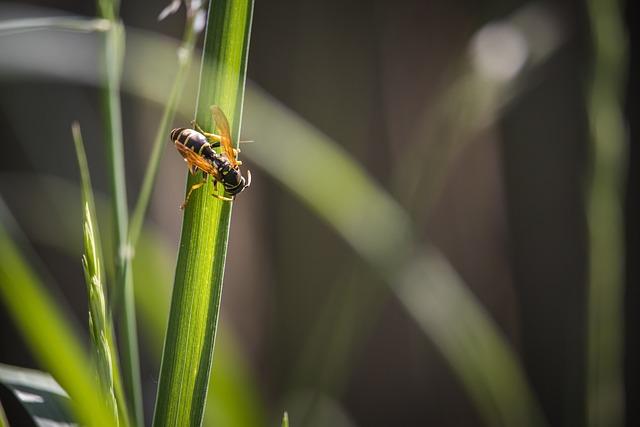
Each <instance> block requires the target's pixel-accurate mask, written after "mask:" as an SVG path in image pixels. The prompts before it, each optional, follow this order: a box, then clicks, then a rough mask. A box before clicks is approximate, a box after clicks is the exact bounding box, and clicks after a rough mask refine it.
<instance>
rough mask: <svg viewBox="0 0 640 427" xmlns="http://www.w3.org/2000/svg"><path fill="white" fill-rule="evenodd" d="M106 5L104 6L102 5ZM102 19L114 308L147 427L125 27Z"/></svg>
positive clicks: (138, 415)
mask: <svg viewBox="0 0 640 427" xmlns="http://www.w3.org/2000/svg"><path fill="white" fill-rule="evenodd" d="M103 3H104V2H103ZM100 9H101V11H102V14H103V17H104V18H107V19H110V20H111V23H112V28H111V30H109V31H108V32H106V33H105V38H104V57H103V59H104V64H103V65H104V69H105V76H104V86H103V94H102V97H103V104H104V108H103V113H104V118H105V141H106V144H107V158H108V170H109V178H110V187H111V195H112V198H113V213H112V216H113V223H114V225H115V238H114V243H115V244H114V250H115V253H114V254H113V256H114V259H115V265H116V277H115V286H114V292H113V294H114V305H113V306H114V307H116V310H115V311H116V313H117V314H118V315H119V318H120V322H119V326H120V332H121V338H122V340H121V342H122V352H121V353H122V368H123V377H124V386H125V390H126V395H127V397H128V398H129V399H130V401H129V409H130V412H131V413H132V414H133V418H134V421H135V424H136V425H138V426H142V425H144V414H143V410H142V387H141V385H140V359H139V352H138V333H137V329H136V314H135V301H134V293H133V275H132V273H131V252H132V251H131V248H130V247H129V245H128V235H127V229H128V209H127V188H126V181H125V167H124V149H123V138H122V113H121V109H120V76H121V73H122V58H123V53H124V27H123V26H122V24H121V23H120V22H118V21H116V20H115V15H116V14H115V7H112V8H109V7H105V6H104V4H101V5H100Z"/></svg>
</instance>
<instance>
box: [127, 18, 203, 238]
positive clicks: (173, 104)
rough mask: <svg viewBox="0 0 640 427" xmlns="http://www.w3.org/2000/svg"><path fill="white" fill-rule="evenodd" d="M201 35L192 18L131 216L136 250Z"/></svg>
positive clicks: (131, 229)
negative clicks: (159, 167) (197, 39)
mask: <svg viewBox="0 0 640 427" xmlns="http://www.w3.org/2000/svg"><path fill="white" fill-rule="evenodd" d="M197 35H198V33H197V32H196V29H195V28H194V26H193V18H192V19H190V20H189V21H188V22H187V25H186V29H185V33H184V36H183V39H182V45H181V46H180V48H179V51H178V72H177V73H176V77H175V80H174V81H173V85H172V87H171V92H170V94H169V99H168V100H167V103H166V105H165V108H164V111H163V113H162V119H161V120H160V126H159V127H158V131H157V132H156V137H155V139H154V142H153V149H152V152H151V157H150V158H149V165H148V166H147V170H146V171H145V174H144V179H143V181H142V187H141V189H140V196H139V197H138V202H137V203H136V206H135V209H134V210H133V214H132V215H131V225H130V227H129V246H130V247H131V248H135V247H136V244H137V242H138V238H139V237H140V231H141V230H142V224H143V222H144V217H145V214H146V212H147V208H148V207H149V200H150V198H151V192H152V190H153V184H154V182H155V179H156V175H157V174H158V166H159V165H160V158H161V157H162V152H163V149H164V147H165V144H166V142H167V141H168V138H169V136H168V135H169V131H170V129H169V128H170V126H171V122H172V121H173V118H174V116H175V113H176V108H177V104H178V100H179V99H180V95H182V91H183V89H184V86H185V82H186V81H187V77H188V76H189V73H188V71H189V66H190V65H191V59H192V57H193V50H194V47H195V41H196V38H197Z"/></svg>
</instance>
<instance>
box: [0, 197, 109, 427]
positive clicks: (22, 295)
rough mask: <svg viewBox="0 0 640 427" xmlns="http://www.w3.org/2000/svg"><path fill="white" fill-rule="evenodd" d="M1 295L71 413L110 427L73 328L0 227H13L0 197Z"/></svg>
mask: <svg viewBox="0 0 640 427" xmlns="http://www.w3.org/2000/svg"><path fill="white" fill-rule="evenodd" d="M0 219H1V221H0V259H2V262H0V297H1V298H2V299H3V300H4V302H5V306H6V308H7V310H8V312H9V314H10V315H11V317H12V318H13V319H14V321H15V323H16V326H17V327H18V329H20V331H21V333H22V336H23V337H24V339H25V341H26V343H27V345H28V346H29V347H30V349H31V351H32V352H33V354H34V355H35V356H36V357H37V358H38V360H39V361H40V363H41V364H42V366H43V367H44V368H46V369H47V370H48V371H49V372H50V373H51V374H52V375H53V376H54V377H55V378H56V380H57V381H58V382H59V383H60V385H61V386H62V387H63V388H64V389H65V390H66V391H67V393H69V396H71V401H72V405H73V406H72V410H73V412H74V413H75V415H76V416H77V417H78V419H79V420H80V421H81V422H82V423H83V424H86V425H94V426H105V427H109V426H114V425H115V422H116V420H115V419H114V417H113V414H112V413H111V411H109V410H108V409H107V407H106V405H105V403H104V401H103V400H102V399H101V395H100V393H96V390H99V388H98V387H99V386H98V384H97V383H96V382H95V381H94V375H93V369H92V368H91V366H90V363H89V362H88V360H87V357H86V354H85V352H84V350H83V348H82V345H81V344H80V342H79V341H78V339H77V338H76V336H75V335H74V333H73V330H72V328H71V326H70V324H69V322H68V321H67V319H66V318H65V317H64V315H63V314H62V313H60V312H59V311H58V309H57V307H56V304H55V303H54V301H53V300H52V298H51V297H50V296H49V294H48V293H47V292H46V291H45V289H44V287H43V285H42V284H41V283H40V281H39V279H38V278H37V277H36V275H35V274H34V273H33V272H32V271H31V268H30V267H29V265H28V263H27V262H26V261H25V260H24V259H23V257H22V255H21V253H20V250H19V249H18V248H17V247H16V245H15V244H14V242H13V240H12V238H11V236H10V234H9V233H8V231H7V229H6V228H5V225H8V226H11V227H15V225H14V224H15V222H14V221H13V219H12V217H11V215H10V214H9V211H8V209H7V208H6V206H5V205H4V202H3V201H2V200H1V199H0Z"/></svg>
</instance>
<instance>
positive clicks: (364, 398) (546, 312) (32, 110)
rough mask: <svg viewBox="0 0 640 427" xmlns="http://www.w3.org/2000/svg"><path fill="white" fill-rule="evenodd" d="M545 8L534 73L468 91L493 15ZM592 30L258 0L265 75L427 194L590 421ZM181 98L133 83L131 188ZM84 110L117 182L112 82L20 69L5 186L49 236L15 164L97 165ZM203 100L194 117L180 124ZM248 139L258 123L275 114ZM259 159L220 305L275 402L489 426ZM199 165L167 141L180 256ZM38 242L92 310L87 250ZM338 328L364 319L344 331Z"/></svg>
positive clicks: (512, 335) (450, 234)
mask: <svg viewBox="0 0 640 427" xmlns="http://www.w3.org/2000/svg"><path fill="white" fill-rule="evenodd" d="M627 3H628V6H627V8H626V9H625V13H626V16H627V25H628V29H629V30H630V40H631V45H630V47H629V53H630V56H629V58H628V59H629V68H628V75H629V76H631V78H630V79H629V85H628V91H627V92H626V93H627V97H626V102H627V103H626V113H625V114H626V117H627V119H628V125H629V128H628V131H629V139H630V141H631V142H632V143H631V144H630V145H629V147H630V151H629V165H630V168H629V174H628V182H629V185H628V188H627V190H626V191H627V193H626V194H627V196H626V204H625V209H626V215H627V216H626V218H627V224H626V226H627V230H626V245H627V251H628V252H627V278H626V300H625V303H626V326H625V333H626V350H625V373H624V379H625V381H626V391H627V394H626V408H627V409H626V425H628V426H634V425H638V423H640V419H639V415H640V414H638V413H637V409H635V408H636V407H638V402H637V399H638V372H637V360H638V354H637V353H638V348H637V342H638V340H637V335H638V330H637V324H638V318H637V314H636V309H637V307H638V304H639V303H640V295H639V294H638V291H637V290H636V289H635V286H634V285H635V283H636V282H637V280H638V274H639V272H638V270H637V267H636V266H635V265H634V262H633V261H634V256H635V254H637V253H638V239H639V235H638V226H637V218H638V217H639V216H638V196H637V194H638V192H637V190H638V188H637V182H638V177H637V167H636V165H637V163H636V162H635V161H634V160H635V159H637V156H638V152H637V148H636V147H635V145H634V143H633V142H635V139H636V138H635V135H636V132H637V130H636V126H637V125H636V123H635V122H634V121H633V119H634V118H636V117H637V99H638V97H637V96H635V97H634V96H632V94H636V95H637V82H636V80H635V79H634V78H633V76H635V75H636V74H637V53H636V52H635V51H634V47H635V44H634V41H633V40H634V37H632V36H633V35H635V34H636V32H637V31H636V30H633V28H634V25H632V22H631V16H633V15H632V13H631V12H632V11H631V8H632V7H633V2H631V1H629V2H627ZM27 4H28V5H29V6H41V7H47V8H55V9H58V10H62V11H66V12H70V13H74V14H80V15H86V16H93V15H95V10H94V9H93V3H92V2H84V1H65V0H58V1H29V2H24V4H23V3H21V5H22V6H26V5H27ZM7 5H9V4H8V3H7V4H5V6H7ZM11 5H12V7H15V6H16V4H15V3H13V4H11ZM164 6H165V4H164V2H163V1H155V0H154V1H146V2H144V1H124V2H123V3H122V5H121V16H122V19H123V21H124V23H125V24H126V25H127V26H130V27H132V28H138V29H143V30H147V31H150V32H154V33H160V34H163V35H165V36H169V37H175V38H178V37H180V34H181V31H182V25H183V21H182V19H180V18H172V19H168V20H166V21H163V22H158V21H157V20H156V16H157V14H158V13H159V11H160V10H161V9H162V8H163V7H164ZM532 8H534V9H532ZM535 8H538V9H535ZM531 10H534V11H538V12H539V11H544V13H545V14H546V15H544V16H546V17H547V19H548V20H549V22H551V23H552V26H550V27H545V26H544V25H541V26H540V27H538V29H539V31H540V34H538V36H540V37H545V36H547V35H549V34H548V32H553V31H556V33H557V34H556V33H554V34H555V37H556V39H555V42H553V43H551V45H550V46H551V47H550V48H549V51H548V52H547V53H546V54H545V55H543V56H541V57H540V59H539V60H535V61H534V60H528V61H526V62H525V64H524V65H522V64H521V65H520V67H524V68H523V71H522V72H521V75H520V76H519V77H518V80H517V84H514V85H509V86H508V87H507V88H506V89H501V91H500V92H499V94H498V95H495V96H496V97H497V98H499V99H498V100H497V101H495V100H491V102H490V103H489V104H487V105H489V106H488V107H487V106H484V105H483V104H482V103H480V105H479V106H478V107H477V108H478V109H477V110H472V111H468V110H467V109H466V108H467V107H469V105H475V104H474V103H475V102H476V100H477V98H476V97H475V96H476V95H475V92H473V91H471V92H470V93H466V92H465V93H463V94H462V95H461V94H460V93H459V92H458V90H459V89H458V88H459V87H460V83H461V82H464V81H465V79H467V77H468V76H469V75H470V71H469V70H471V69H472V68H473V64H474V62H473V61H474V59H473V58H474V52H475V51H474V49H475V47H474V46H477V43H479V42H478V40H479V39H478V37H479V34H480V31H481V30H482V29H483V28H487V25H488V24H490V23H492V22H496V21H502V22H509V19H512V18H513V17H514V16H515V17H517V16H523V15H522V14H523V13H524V16H530V15H526V13H528V12H530V11H531ZM538 12H536V13H538ZM590 46H591V45H590V33H589V22H588V16H587V9H586V4H585V2H583V1H556V2H549V3H531V2H527V1H488V0H487V1H481V2H476V1H464V0H458V1H456V0H453V1H451V0H449V1H440V0H436V1H400V2H386V1H378V0H374V1H350V2H342V1H335V0H333V1H332V0H329V1H323V2H317V1H295V0H280V1H261V0H256V3H255V10H254V16H253V30H252V34H251V47H250V54H249V66H248V73H249V79H251V80H252V81H253V82H255V83H256V84H257V85H259V86H261V87H262V88H263V89H264V90H265V91H266V92H268V93H270V94H271V95H272V96H273V97H274V98H276V99H278V100H279V101H281V102H282V103H283V104H285V105H286V106H287V107H289V108H290V109H291V110H293V111H294V112H296V113H297V114H299V115H300V116H301V117H302V118H304V119H306V120H307V121H309V122H310V123H311V124H313V125H314V126H316V127H317V128H319V129H320V130H322V132H324V133H326V134H327V135H328V136H329V137H331V138H332V139H333V140H334V141H336V142H338V143H339V144H341V145H342V147H343V148H344V149H345V150H347V151H348V152H349V153H350V154H351V155H352V156H353V157H354V158H355V159H357V161H358V162H359V163H360V164H361V165H362V166H363V167H364V168H365V169H366V170H367V171H368V173H369V174H370V175H371V176H372V177H374V180H375V182H376V184H377V185H379V186H380V188H382V189H384V190H386V191H388V192H389V193H391V194H392V195H393V196H394V197H395V198H396V199H397V200H398V201H399V202H400V204H401V205H402V206H403V207H404V208H405V209H406V210H407V212H408V213H409V214H410V216H411V219H412V220H413V221H414V224H415V225H416V229H417V230H418V232H419V233H420V238H421V239H424V240H425V241H426V240H427V239H428V240H429V241H430V242H431V243H433V244H434V245H435V246H436V247H438V248H439V249H440V250H441V251H442V252H443V253H444V254H445V255H446V257H447V259H448V260H449V261H450V262H451V264H452V265H453V266H454V268H455V269H456V271H457V272H458V273H459V275H460V276H461V278H462V279H463V280H464V282H465V283H466V285H467V286H468V287H469V288H470V289H471V291H472V292H473V294H474V295H475V296H476V297H477V298H478V300H479V301H480V302H481V303H482V304H483V305H484V306H485V307H486V309H487V310H488V311H489V313H490V314H491V317H492V318H493V319H494V320H495V322H496V323H497V325H498V326H499V328H500V330H501V332H502V333H503V334H504V335H505V336H506V337H507V340H508V342H509V343H510V344H511V345H512V346H513V348H514V349H515V352H516V353H517V354H518V355H519V356H520V357H521V360H522V363H523V366H524V369H525V372H526V375H527V379H528V380H529V382H530V385H531V387H532V389H533V391H534V393H535V396H536V397H537V398H538V400H539V403H540V405H541V408H542V410H543V412H544V415H545V416H546V418H547V420H548V422H549V425H554V426H555V425H563V426H580V425H586V423H587V420H586V414H587V409H586V403H585V402H586V374H585V373H586V334H587V330H586V324H587V323H586V322H587V317H586V316H587V312H586V307H587V281H588V277H587V274H588V267H587V259H588V244H587V242H588V231H587V217H586V210H585V203H586V196H585V195H586V189H587V188H588V187H587V185H588V178H589V173H590V166H589V165H590V161H589V159H590V157H589V156H590V142H589V127H588V121H587V120H588V118H587V99H586V87H587V84H588V82H589V78H590V71H589V70H590V67H591V61H592V56H591V47H590ZM508 47H509V46H507V48H508ZM496 48H497V49H500V46H496ZM506 53H508V52H506ZM506 53H505V54H506ZM0 55H2V53H0ZM516 65H517V64H516ZM514 67H515V65H514ZM146 72H148V73H165V72H166V71H165V70H162V69H154V70H147V71H146ZM518 72H520V70H519V69H518ZM462 87H464V86H462ZM452 99H453V101H451V100H452ZM194 101H195V100H193V101H189V100H187V102H188V103H189V104H191V103H194ZM161 108H162V106H161V105H158V104H155V103H153V102H150V101H148V100H145V99H141V98H140V97H137V96H135V95H132V94H129V93H127V92H126V91H125V92H124V94H123V117H124V130H125V143H126V164H127V178H128V192H129V200H130V203H132V202H133V201H134V200H135V195H136V194H137V191H138V188H139V185H140V183H141V179H142V173H143V171H144V165H145V164H146V158H147V155H148V152H149V150H150V146H151V142H152V138H153V133H154V132H155V129H156V126H157V122H158V120H159V117H160V113H161ZM484 113H486V115H484ZM34 117H36V118H37V119H36V120H34V119H33V118H34ZM469 117H471V119H469ZM74 119H80V121H81V123H82V124H83V130H84V131H85V140H86V141H88V142H87V144H88V146H89V147H88V151H89V161H90V164H91V169H92V178H93V181H94V186H95V187H96V190H97V191H100V192H102V193H104V194H107V190H108V185H107V181H106V173H105V170H104V162H103V159H104V155H103V151H102V146H101V144H100V143H99V142H97V141H99V140H100V136H99V135H100V128H99V120H100V117H99V96H98V91H97V89H96V88H95V87H91V86H88V85H85V84H74V83H73V82H64V81H62V82H61V81H59V80H52V79H47V78H43V79H35V78H16V77H15V76H12V77H11V78H3V79H0V127H1V128H2V129H3V131H2V142H1V143H0V144H1V146H2V152H3V154H2V155H0V191H1V193H2V196H3V198H4V199H5V201H6V202H7V204H8V205H9V206H10V208H11V209H12V212H13V213H14V215H15V216H16V217H17V218H18V220H19V222H20V223H21V224H22V225H23V226H24V228H25V229H26V230H27V234H28V235H29V237H30V238H32V236H31V233H30V232H29V230H33V227H32V226H30V225H29V224H28V223H30V221H31V220H29V219H28V218H30V217H34V218H38V219H39V222H40V223H41V224H40V225H41V226H42V228H48V227H51V228H55V227H56V224H50V223H49V222H48V212H47V211H42V210H41V209H42V207H43V206H46V204H43V203H40V202H37V203H36V202H32V201H31V199H30V198H29V197H27V196H26V195H29V194H30V192H31V191H32V189H31V188H30V187H28V186H24V187H21V188H16V186H15V183H16V182H25V181H21V180H20V179H19V178H17V177H19V176H23V175H25V174H39V175H46V176H53V177H57V178H62V179H64V180H66V181H70V182H76V183H77V182H78V173H77V169H76V166H75V157H74V154H73V151H72V150H73V147H72V144H71V141H70V138H69V132H68V128H69V123H70V122H71V121H72V120H74ZM467 119H469V120H472V121H473V125H468V122H467V123H465V120H467ZM188 120H189V117H185V116H183V115H182V116H180V115H179V116H178V118H177V119H176V124H186V123H188ZM246 120H250V119H248V118H246ZM246 137H247V139H254V140H256V141H257V142H256V144H259V143H260V134H258V133H256V134H251V135H246ZM17 141H20V142H19V143H18V142H17ZM91 141H96V142H91ZM167 142H169V141H168V138H167ZM244 150H245V151H250V150H251V146H250V145H248V146H247V147H246V148H245V149H244ZM405 153H410V157H409V158H407V155H406V154H405ZM299 161H301V162H319V161H321V159H313V158H309V159H300V160H299ZM248 164H249V168H250V169H252V171H253V173H254V177H253V179H254V184H253V186H252V188H251V189H250V191H247V192H246V193H243V194H242V196H241V199H239V200H238V203H236V204H235V207H234V217H233V225H232V228H231V237H230V249H229V250H230V252H229V256H228V261H227V272H226V279H225V290H224V295H223V302H222V324H223V326H224V327H225V329H228V330H229V334H230V336H232V337H233V338H234V339H235V341H236V342H237V345H238V348H239V349H240V353H241V354H242V357H243V358H245V359H246V361H247V362H248V364H247V366H248V373H249V375H250V376H251V378H252V381H253V382H255V387H256V391H257V394H258V396H259V399H260V400H261V401H262V402H263V404H264V407H265V408H267V413H268V417H269V419H271V420H275V419H276V418H277V417H278V414H279V413H280V411H281V410H282V409H283V408H287V409H289V411H290V413H291V416H292V425H294V426H305V425H313V426H319V425H335V426H340V425H345V426H349V425H354V426H356V425H357V426H391V425H394V426H421V425H438V426H476V425H482V421H481V418H480V416H479V414H478V413H477V412H476V410H475V408H474V406H473V404H472V402H470V400H469V398H468V396H467V394H466V393H465V390H464V388H463V387H462V385H461V384H460V382H459V380H458V379H457V377H455V376H454V375H453V374H452V372H451V370H450V368H449V364H448V362H447V361H446V360H445V359H444V358H443V357H442V355H441V353H440V352H439V351H438V350H437V349H436V348H435V347H434V345H433V344H432V342H431V341H430V340H429V339H428V338H427V337H426V336H425V334H424V333H423V332H422V331H421V330H420V328H419V327H418V326H417V325H416V323H415V321H414V320H413V319H412V318H411V317H410V316H408V315H407V313H406V310H405V309H404V308H403V307H402V306H401V305H400V304H398V302H397V301H396V299H395V298H394V297H393V296H392V295H391V294H390V293H389V292H388V291H387V290H386V288H385V287H384V285H383V284H382V282H381V281H380V279H378V278H377V277H376V276H375V275H374V274H372V273H371V272H370V269H369V268H368V267H367V266H366V265H365V264H364V263H363V262H362V261H361V260H360V259H359V258H358V257H357V255H355V254H354V252H353V251H352V250H351V249H350V247H349V246H348V245H347V244H346V243H345V242H344V241H343V240H342V239H341V238H340V237H339V236H338V235H337V234H336V233H334V232H333V231H332V229H331V228H330V227H329V226H328V225H327V224H326V223H325V222H324V221H323V220H321V219H319V218H318V217H317V216H316V215H314V214H313V212H311V211H310V210H309V209H308V208H307V207H306V206H305V205H303V204H302V203H301V202H300V201H299V200H298V199H297V198H295V197H294V196H292V195H291V194H290V193H289V192H287V191H286V190H285V189H283V187H282V186H281V185H279V184H277V183H276V182H275V181H273V180H272V178H270V176H269V175H268V174H267V173H264V172H263V171H261V170H260V169H259V167H258V166H255V165H252V163H251V161H248ZM327 167H328V170H329V169H330V167H331V165H327ZM183 169H184V166H183V163H182V161H180V159H179V158H178V157H177V156H176V153H174V152H173V150H172V147H171V146H170V145H169V144H167V150H166V152H165V157H164V158H163V161H162V166H161V171H160V174H159V177H158V181H157V184H156V190H155V193H154V196H153V197H154V198H153V201H152V206H151V209H150V213H149V222H150V227H152V229H153V231H154V233H155V236H156V237H157V238H158V239H159V241H160V242H161V244H162V246H163V247H165V248H166V253H167V254H168V255H167V256H168V257H169V258H168V259H170V260H174V258H172V257H175V253H177V245H178V240H179V229H180V224H181V214H180V211H179V210H178V209H177V207H178V206H179V204H180V201H181V198H182V197H183V192H182V191H183V186H184V184H183V183H184V176H185V173H184V171H183ZM415 171H418V172H417V173H416V172H415ZM49 196H51V195H49ZM53 197H55V196H53ZM73 208H75V207H73ZM375 208H376V207H375V206H372V207H371V209H372V210H374V209H375ZM78 212H79V209H78ZM366 214H367V213H366V212H363V215H366ZM78 215H79V213H78ZM23 223H24V224H23ZM34 233H35V232H34ZM32 240H33V241H32V243H33V245H34V247H35V249H36V252H37V254H38V255H39V256H40V258H41V259H42V261H43V262H44V266H43V270H47V271H49V272H50V274H51V276H52V277H53V278H54V280H55V282H57V283H59V284H60V288H59V291H60V292H61V294H62V297H64V298H65V299H66V300H68V301H69V304H68V305H69V308H70V310H72V312H73V313H74V315H75V317H76V318H77V319H78V324H79V325H83V326H82V327H84V328H85V329H86V326H85V323H86V322H85V320H84V319H85V317H86V311H87V307H86V295H85V293H84V286H83V285H82V271H81V267H80V263H79V257H80V255H79V252H78V255H77V256H71V255H69V254H66V253H63V252H61V251H60V250H59V248H56V247H55V246H54V245H50V244H47V243H46V242H44V241H43V240H42V239H40V240H39V239H38V238H32ZM79 244H80V242H79V241H78V242H77V245H79ZM145 262H149V263H151V265H153V263H154V260H153V259H151V260H145ZM158 262H159V261H158ZM171 262H175V261H171ZM164 268H166V269H167V271H168V273H169V276H168V277H164V278H162V280H165V281H166V283H167V284H170V283H171V282H172V277H173V276H172V275H173V267H172V265H169V266H165V267H164ZM0 324H1V325H2V327H1V333H2V336H1V341H0V362H3V363H8V364H13V365H18V366H26V367H36V368H37V367H38V366H37V364H36V363H35V361H34V360H33V358H32V356H31V354H30V352H29V351H28V350H27V348H26V347H25V345H24V343H23V341H22V339H21V337H20V336H19V334H18V333H17V331H16V330H15V329H14V327H13V325H12V320H11V319H10V318H9V317H8V316H7V315H6V314H5V313H4V311H0ZM336 331H346V332H345V333H344V334H343V335H341V337H342V338H336V333H335V332H336ZM140 335H141V348H142V356H143V358H144V359H143V363H142V365H143V386H144V391H145V401H146V403H147V406H146V408H145V409H146V413H147V414H150V413H151V412H152V408H153V399H154V396H155V386H156V382H157V375H158V374H157V372H158V361H159V354H157V353H156V352H154V351H153V350H151V347H150V346H149V345H148V343H147V342H146V341H145V332H144V329H142V331H141V333H140ZM341 340H342V341H341ZM220 345H223V344H220ZM216 351H218V348H216ZM215 373H216V371H215V362H214V375H215ZM273 422H275V421H273ZM273 422H272V425H274V424H273Z"/></svg>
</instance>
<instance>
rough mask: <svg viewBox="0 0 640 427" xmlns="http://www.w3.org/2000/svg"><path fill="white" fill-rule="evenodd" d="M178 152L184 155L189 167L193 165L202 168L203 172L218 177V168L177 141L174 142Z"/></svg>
mask: <svg viewBox="0 0 640 427" xmlns="http://www.w3.org/2000/svg"><path fill="white" fill-rule="evenodd" d="M175 145H176V148H177V149H178V152H179V153H180V154H181V155H182V157H184V159H185V160H186V161H187V163H188V164H189V167H190V168H193V167H194V166H195V167H197V168H198V169H200V170H202V171H203V172H204V173H208V174H209V175H213V176H214V177H216V178H217V177H218V176H219V174H218V169H217V168H216V167H215V166H213V165H212V164H211V163H209V162H208V161H207V160H206V159H205V158H204V157H202V156H201V155H199V154H198V153H196V152H194V151H191V149H189V148H187V147H185V146H184V145H182V144H180V143H179V142H176V143H175Z"/></svg>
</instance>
